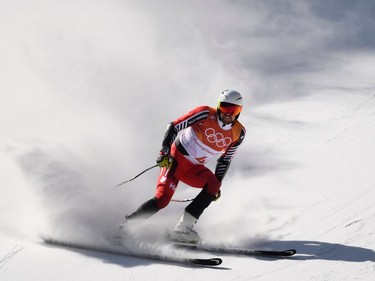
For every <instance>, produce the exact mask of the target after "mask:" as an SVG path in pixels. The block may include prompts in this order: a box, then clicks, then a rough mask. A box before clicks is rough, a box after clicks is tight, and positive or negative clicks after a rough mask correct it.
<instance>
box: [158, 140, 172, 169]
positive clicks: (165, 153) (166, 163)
mask: <svg viewBox="0 0 375 281" xmlns="http://www.w3.org/2000/svg"><path fill="white" fill-rule="evenodd" d="M156 164H158V166H159V167H160V168H164V167H165V168H167V169H169V167H170V166H171V165H172V159H171V158H170V156H169V148H168V147H166V146H163V147H162V149H161V150H160V153H159V157H158V158H157V159H156Z"/></svg>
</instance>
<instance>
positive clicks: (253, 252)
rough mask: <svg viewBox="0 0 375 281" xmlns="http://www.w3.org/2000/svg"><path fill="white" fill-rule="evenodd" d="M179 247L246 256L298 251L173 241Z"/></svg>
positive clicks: (270, 255)
mask: <svg viewBox="0 0 375 281" xmlns="http://www.w3.org/2000/svg"><path fill="white" fill-rule="evenodd" d="M173 244H174V245H175V246H177V247H182V248H188V249H195V250H201V251H207V252H215V253H223V254H233V255H245V256H265V257H267V256H268V257H291V256H293V255H294V254H296V253H297V251H296V250H295V249H288V250H256V249H248V248H237V247H225V246H218V245H210V244H207V243H198V244H190V243H178V242H173Z"/></svg>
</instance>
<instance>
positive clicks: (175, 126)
mask: <svg viewBox="0 0 375 281" xmlns="http://www.w3.org/2000/svg"><path fill="white" fill-rule="evenodd" d="M208 115H209V107H208V106H199V107H197V108H195V109H193V110H191V111H189V112H188V113H186V114H185V115H183V116H181V117H179V118H177V119H176V120H174V121H173V122H171V123H169V124H168V126H167V130H166V132H165V134H164V139H163V143H162V149H161V151H163V152H165V153H167V154H169V152H170V149H171V145H172V143H173V142H174V140H175V139H176V137H177V134H178V132H179V131H181V130H183V129H185V128H187V127H189V126H191V125H193V124H194V123H196V122H199V121H202V120H204V119H206V118H207V117H208Z"/></svg>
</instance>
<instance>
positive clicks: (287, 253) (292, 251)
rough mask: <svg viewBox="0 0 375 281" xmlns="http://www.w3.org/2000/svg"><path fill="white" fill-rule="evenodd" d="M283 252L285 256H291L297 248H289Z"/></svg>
mask: <svg viewBox="0 0 375 281" xmlns="http://www.w3.org/2000/svg"><path fill="white" fill-rule="evenodd" d="M284 253H285V255H286V256H293V255H294V254H296V253H297V250H296V249H289V250H285V251H284Z"/></svg>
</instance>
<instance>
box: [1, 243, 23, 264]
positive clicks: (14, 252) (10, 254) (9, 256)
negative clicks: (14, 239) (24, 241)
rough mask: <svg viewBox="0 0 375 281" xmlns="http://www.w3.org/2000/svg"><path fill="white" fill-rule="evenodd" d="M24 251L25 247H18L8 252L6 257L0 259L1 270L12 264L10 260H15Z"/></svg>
mask: <svg viewBox="0 0 375 281" xmlns="http://www.w3.org/2000/svg"><path fill="white" fill-rule="evenodd" d="M23 249H24V247H23V246H21V245H16V246H14V247H13V248H12V250H10V252H8V253H7V254H5V255H4V256H2V257H1V258H0V270H2V269H3V268H4V266H5V265H6V264H7V263H8V262H10V260H11V259H12V258H14V256H16V255H17V254H18V253H19V252H21V251H22V250H23Z"/></svg>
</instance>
